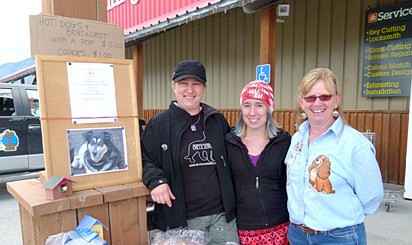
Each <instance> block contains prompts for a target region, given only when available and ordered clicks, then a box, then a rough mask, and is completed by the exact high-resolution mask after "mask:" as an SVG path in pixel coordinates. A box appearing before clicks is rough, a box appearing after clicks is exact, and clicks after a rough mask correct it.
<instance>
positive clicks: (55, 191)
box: [43, 176, 76, 200]
mask: <svg viewBox="0 0 412 245" xmlns="http://www.w3.org/2000/svg"><path fill="white" fill-rule="evenodd" d="M73 182H74V183H75V182H76V181H73V180H71V179H68V178H65V177H63V176H52V177H50V178H49V179H48V180H47V181H46V182H45V183H44V184H43V188H44V191H45V196H46V199H48V200H54V199H58V198H61V197H65V196H68V195H71V194H73V186H72V184H73Z"/></svg>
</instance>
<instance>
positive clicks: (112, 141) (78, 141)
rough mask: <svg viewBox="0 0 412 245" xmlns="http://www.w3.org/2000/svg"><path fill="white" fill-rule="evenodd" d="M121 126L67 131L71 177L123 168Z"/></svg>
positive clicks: (123, 147) (122, 133)
mask: <svg viewBox="0 0 412 245" xmlns="http://www.w3.org/2000/svg"><path fill="white" fill-rule="evenodd" d="M124 131H125V130H124V128H123V127H118V128H99V129H81V130H78V129H76V130H67V139H68V143H69V155H70V174H71V176H75V175H83V174H97V173H104V172H108V171H119V170H124V169H127V162H126V159H127V154H126V142H125V140H126V137H125V132H124Z"/></svg>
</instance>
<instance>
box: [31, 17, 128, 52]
mask: <svg viewBox="0 0 412 245" xmlns="http://www.w3.org/2000/svg"><path fill="white" fill-rule="evenodd" d="M30 44H31V56H32V59H34V56H35V55H36V54H38V55H55V56H78V57H95V58H116V59H124V57H125V48H124V35H123V28H121V27H118V26H116V25H112V24H107V23H104V22H99V21H93V20H83V19H75V18H68V17H62V16H55V15H53V16H51V15H31V16H30Z"/></svg>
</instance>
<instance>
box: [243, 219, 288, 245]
mask: <svg viewBox="0 0 412 245" xmlns="http://www.w3.org/2000/svg"><path fill="white" fill-rule="evenodd" d="M288 227H289V222H286V223H283V224H280V225H278V226H275V227H272V228H267V229H263V230H238V233H239V240H240V244H241V245H272V244H273V245H288V244H289V242H288Z"/></svg>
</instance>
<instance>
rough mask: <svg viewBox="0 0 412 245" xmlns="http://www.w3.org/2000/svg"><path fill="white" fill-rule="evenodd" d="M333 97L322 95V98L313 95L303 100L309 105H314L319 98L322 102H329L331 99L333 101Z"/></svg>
mask: <svg viewBox="0 0 412 245" xmlns="http://www.w3.org/2000/svg"><path fill="white" fill-rule="evenodd" d="M332 96H333V95H331V94H322V95H321V96H314V95H311V96H306V97H303V99H304V100H305V101H306V102H308V103H313V102H315V101H316V99H317V98H319V99H320V101H329V100H330V99H332Z"/></svg>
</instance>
